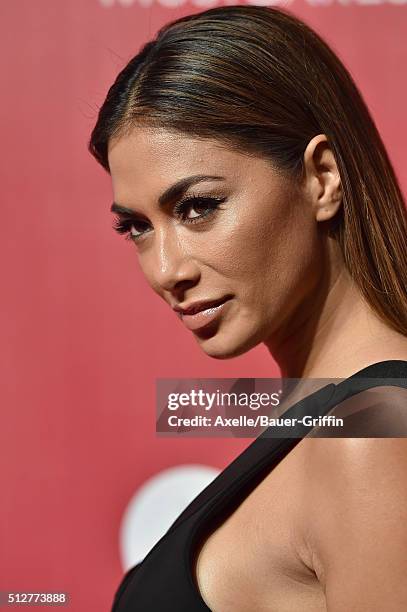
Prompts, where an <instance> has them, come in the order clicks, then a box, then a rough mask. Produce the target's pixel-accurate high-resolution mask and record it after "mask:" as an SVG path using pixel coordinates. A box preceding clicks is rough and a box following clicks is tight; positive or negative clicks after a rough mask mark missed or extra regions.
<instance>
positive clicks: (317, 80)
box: [89, 5, 407, 335]
mask: <svg viewBox="0 0 407 612" xmlns="http://www.w3.org/2000/svg"><path fill="white" fill-rule="evenodd" d="M137 126H143V127H148V126H149V127H164V128H165V129H168V130H175V131H177V132H180V133H183V134H187V135H191V136H193V137H198V138H209V139H214V140H217V141H219V142H222V143H224V144H225V145H227V146H231V147H234V148H236V147H238V148H240V149H241V150H243V151H245V152H246V153H253V154H255V155H263V156H264V157H266V158H269V159H270V160H271V161H272V162H273V163H274V165H275V166H276V167H277V168H278V169H279V170H281V171H283V172H286V173H287V174H288V175H289V176H291V177H292V178H293V179H295V180H298V181H300V179H301V178H302V177H303V173H304V166H303V155H304V150H305V148H306V146H307V144H308V142H309V141H310V140H311V139H312V138H313V137H314V136H316V135H317V134H321V133H323V134H325V135H326V137H327V139H328V142H329V145H330V147H331V149H332V152H333V154H334V156H335V160H336V163H337V166H338V170H339V174H340V178H341V184H342V193H343V198H342V208H341V211H340V213H339V215H337V218H336V219H335V223H334V224H333V225H332V228H333V229H332V231H333V232H334V234H333V235H334V236H335V238H336V239H337V240H338V243H339V245H340V248H341V251H342V255H343V259H344V262H345V265H346V267H347V269H348V271H349V273H350V275H351V277H352V278H353V280H354V282H355V283H356V284H357V286H358V287H359V289H360V290H361V293H362V294H363V296H364V298H365V299H366V300H367V302H368V303H369V305H370V306H371V307H372V309H373V310H374V311H375V312H376V313H377V314H378V315H379V316H380V317H381V319H382V320H383V321H384V322H385V323H386V324H387V325H389V326H390V327H391V328H393V329H394V330H396V331H397V332H399V333H402V334H404V335H407V249H406V236H407V213H406V207H405V203H404V200H403V196H402V193H401V189H400V186H399V184H398V181H397V177H396V175H395V172H394V169H393V167H392V164H391V162H390V159H389V157H388V154H387V152H386V149H385V147H384V144H383V142H382V139H381V137H380V135H379V132H378V130H377V128H376V126H375V123H374V121H373V119H372V117H371V115H370V113H369V110H368V108H367V106H366V104H365V102H364V100H363V98H362V96H361V94H360V92H359V91H358V89H357V87H356V85H355V83H354V81H353V79H352V77H351V75H350V73H349V72H348V70H347V69H346V68H345V66H344V65H343V64H342V62H341V61H340V59H339V58H338V57H337V55H335V53H334V52H333V51H332V50H331V49H330V48H329V46H328V45H327V44H326V43H325V42H324V41H323V40H322V38H321V37H320V36H319V35H318V34H317V33H316V32H315V31H313V30H312V29H311V28H310V27H309V26H307V25H306V24H305V23H303V22H302V21H300V20H299V19H298V18H296V17H294V16H293V15H291V14H290V13H288V12H287V11H286V10H282V9H277V8H274V7H273V8H271V7H260V6H240V5H239V6H226V7H218V8H213V9H209V10H206V11H203V12H201V13H197V14H194V15H188V16H186V17H182V18H180V19H176V20H174V21H172V22H170V23H168V24H166V25H165V26H164V27H162V28H161V29H160V30H159V31H158V33H157V36H156V38H155V39H154V40H152V41H150V42H148V43H147V44H145V45H144V46H143V47H142V49H141V51H140V52H139V53H138V54H137V55H136V56H135V57H133V59H131V60H130V62H129V63H128V64H127V65H126V66H125V68H124V69H123V70H122V71H121V72H120V73H119V75H118V76H117V78H116V80H115V82H114V83H113V85H112V86H111V87H110V89H109V92H108V94H107V97H106V99H105V101H104V103H103V105H102V107H101V108H100V111H99V115H98V119H97V123H96V125H95V127H94V129H93V131H92V134H91V138H90V142H89V150H90V152H91V153H92V155H93V156H94V157H95V158H96V159H97V161H98V162H99V163H100V164H101V165H102V166H103V167H104V168H105V169H106V170H107V171H108V172H109V171H110V170H109V162H108V145H109V142H110V141H111V140H112V139H113V138H117V137H120V136H121V135H124V134H126V133H130V132H131V130H132V129H134V128H135V127H137Z"/></svg>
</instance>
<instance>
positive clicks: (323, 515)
mask: <svg viewBox="0 0 407 612" xmlns="http://www.w3.org/2000/svg"><path fill="white" fill-rule="evenodd" d="M301 444H302V449H301V456H302V478H303V489H302V490H303V502H304V505H303V513H302V521H301V527H302V533H303V538H304V541H305V542H306V546H307V548H308V550H309V558H310V559H311V562H312V564H313V568H314V571H315V572H316V574H317V576H318V577H319V579H320V581H321V583H323V586H324V589H325V592H326V596H327V603H328V609H329V610H332V612H336V610H338V611H339V610H360V611H364V610H366V611H367V610H369V611H370V612H371V611H374V610H384V609H386V610H401V609H407V583H406V581H405V575H406V573H407V438H385V439H382V438H366V439H363V438H328V439H324V438H320V439H318V438H316V439H304V440H303V441H302V443H301Z"/></svg>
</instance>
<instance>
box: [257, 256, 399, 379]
mask: <svg viewBox="0 0 407 612" xmlns="http://www.w3.org/2000/svg"><path fill="white" fill-rule="evenodd" d="M330 275H331V276H330V279H329V280H325V281H324V282H323V283H321V287H320V290H319V294H318V296H317V297H316V296H315V295H313V296H312V301H311V300H310V301H309V302H308V304H302V305H301V310H300V312H301V315H302V316H298V311H297V313H294V316H293V317H291V319H290V320H289V321H287V322H286V324H285V325H284V326H283V327H282V328H281V329H280V330H279V331H278V333H277V334H275V335H273V337H272V338H270V339H269V340H267V342H266V343H265V344H266V346H267V348H268V349H269V351H270V353H271V354H272V356H273V358H274V359H275V361H277V363H278V365H279V367H280V370H281V375H282V376H283V377H284V378H346V377H348V376H350V375H351V374H353V373H355V372H356V371H358V370H360V369H362V368H364V367H366V366H368V365H370V364H372V363H375V362H377V361H382V360H386V359H407V339H406V338H405V337H404V336H402V335H401V334H398V333H397V332H396V331H393V330H392V329H390V328H389V327H388V326H387V325H386V324H385V323H384V322H383V321H382V320H381V319H379V317H378V316H377V315H376V314H375V313H374V312H373V310H372V309H371V308H370V306H369V304H368V303H367V302H366V301H365V300H364V298H363V297H362V294H361V292H360V290H359V289H358V288H357V287H356V285H355V283H354V282H353V280H352V279H351V277H350V275H349V274H348V272H347V271H346V268H345V267H344V266H341V267H340V268H339V269H338V270H336V271H335V272H333V271H332V270H331V271H330Z"/></svg>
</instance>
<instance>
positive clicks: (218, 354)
mask: <svg viewBox="0 0 407 612" xmlns="http://www.w3.org/2000/svg"><path fill="white" fill-rule="evenodd" d="M196 341H197V342H198V344H199V346H200V347H201V349H202V350H203V351H204V353H206V354H207V355H208V357H213V358H214V359H233V357H239V356H240V355H243V354H244V353H247V352H248V351H250V350H251V349H252V348H254V347H255V346H257V345H258V344H260V343H261V342H262V341H263V338H262V337H259V335H258V334H253V333H252V334H250V333H248V334H242V333H240V334H236V333H235V334H234V333H231V332H230V331H229V332H228V333H226V331H223V330H220V329H219V330H218V331H217V332H216V333H215V334H213V335H211V336H207V337H205V336H204V335H203V334H201V335H198V334H197V335H196Z"/></svg>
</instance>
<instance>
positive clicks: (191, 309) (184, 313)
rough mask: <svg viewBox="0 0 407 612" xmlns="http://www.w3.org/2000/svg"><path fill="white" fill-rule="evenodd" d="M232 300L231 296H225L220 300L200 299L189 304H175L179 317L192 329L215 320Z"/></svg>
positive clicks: (199, 327) (204, 325)
mask: <svg viewBox="0 0 407 612" xmlns="http://www.w3.org/2000/svg"><path fill="white" fill-rule="evenodd" d="M230 300H231V296H225V297H223V298H220V299H218V300H206V301H199V302H194V303H192V304H190V305H189V306H184V307H181V306H175V307H174V310H175V311H176V313H177V315H178V316H179V318H180V319H181V320H182V322H183V323H184V324H185V326H186V327H187V328H188V329H190V330H196V329H201V328H203V327H206V326H207V325H209V323H212V322H213V321H215V320H216V319H217V318H218V316H219V315H220V314H221V313H222V312H224V311H225V309H226V308H227V305H228V304H229V302H230Z"/></svg>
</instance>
